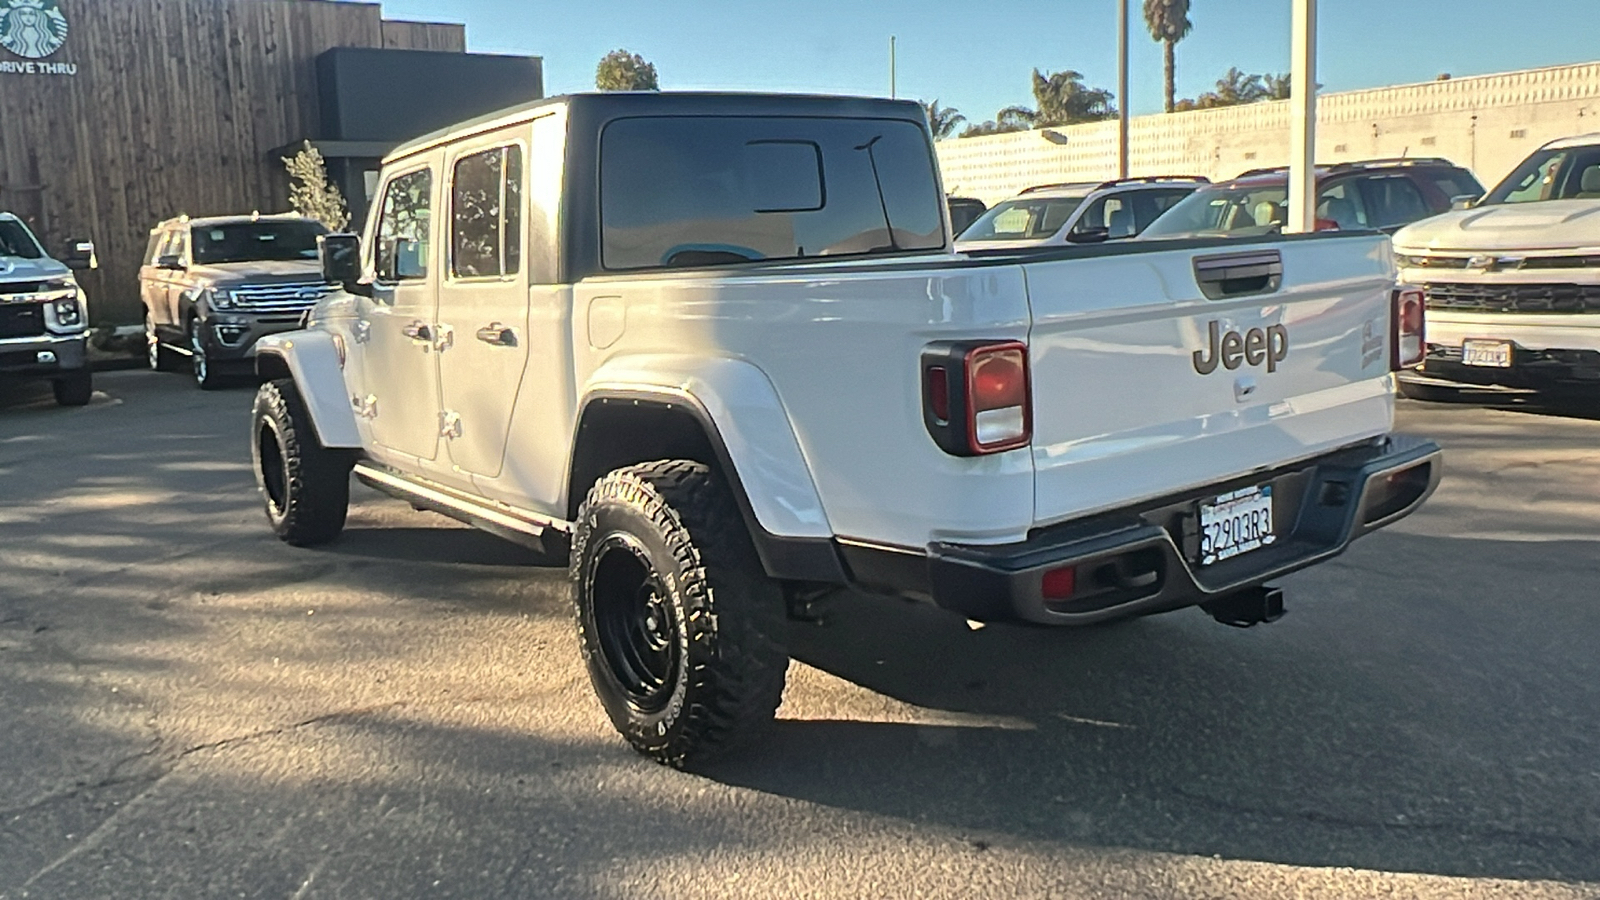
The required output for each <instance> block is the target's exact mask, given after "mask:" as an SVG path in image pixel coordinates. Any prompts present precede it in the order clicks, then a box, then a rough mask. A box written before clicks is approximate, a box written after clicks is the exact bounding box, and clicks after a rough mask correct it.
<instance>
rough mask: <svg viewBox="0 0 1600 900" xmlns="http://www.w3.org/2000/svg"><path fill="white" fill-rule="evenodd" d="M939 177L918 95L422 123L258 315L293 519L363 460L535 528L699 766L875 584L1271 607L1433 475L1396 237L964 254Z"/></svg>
mask: <svg viewBox="0 0 1600 900" xmlns="http://www.w3.org/2000/svg"><path fill="white" fill-rule="evenodd" d="M948 216H949V214H948V210H947V208H946V205H945V203H944V193H943V191H942V189H941V186H940V183H939V171H938V166H937V163H936V160H935V157H934V153H933V146H932V140H931V137H930V135H929V133H928V130H927V124H926V117H925V116H924V114H923V111H922V107H921V106H920V105H918V104H917V103H914V102H899V101H888V100H869V99H845V98H827V97H801V96H772V95H750V94H673V93H662V94H658V93H649V94H643V93H641V94H606V95H579V96H573V97H558V98H553V99H550V100H546V101H542V102H539V103H536V104H533V105H530V106H525V107H520V108H516V109H511V110H506V111H504V112H501V113H497V114H494V115H490V116H487V117H485V118H481V119H477V120H474V121H471V122H468V123H465V124H463V125H460V126H458V127H456V128H453V129H451V130H448V131H444V132H440V133H437V134H433V135H429V136H427V137H423V138H419V139H417V140H414V141H412V142H410V143H408V144H405V145H403V146H401V147H400V148H398V149H396V150H395V151H394V152H393V153H391V154H390V156H389V157H388V159H387V160H386V161H385V162H384V166H383V171H382V173H381V176H380V179H379V186H378V194H377V205H376V207H375V208H374V212H373V214H372V215H371V216H370V217H369V220H368V222H367V228H366V233H365V234H364V235H363V236H361V237H357V236H355V235H329V236H326V237H324V238H323V239H322V247H321V251H322V262H323V266H324V272H325V275H326V277H327V278H328V280H329V281H330V283H336V284H338V285H339V286H340V288H341V289H340V290H339V291H337V292H336V293H333V294H331V295H330V296H328V297H326V298H325V299H323V300H322V301H320V302H319V303H318V304H317V306H316V307H315V308H314V309H313V310H312V313H311V315H310V317H309V321H308V323H307V326H306V328H305V329H304V330H301V331H293V332H288V333H285V334H276V335H269V336H267V337H264V338H262V339H261V340H260V342H259V343H258V345H257V346H258V348H259V349H258V353H257V357H256V366H257V368H258V371H259V372H260V374H261V376H262V377H263V379H264V384H263V385H262V386H261V388H260V391H259V392H258V393H257V395H256V401H255V408H254V413H253V427H252V430H251V438H250V447H251V451H252V453H253V458H254V461H255V469H256V474H257V479H258V484H259V488H260V492H261V496H262V499H263V502H264V506H265V509H266V515H267V519H268V521H269V523H270V524H271V526H272V528H273V529H274V530H275V531H276V532H277V534H278V535H279V536H280V537H281V538H282V539H283V540H285V541H287V542H289V543H291V544H296V545H310V544H318V543H322V542H325V541H329V540H333V539H334V538H335V537H336V536H337V535H338V533H339V531H340V530H341V528H342V527H343V526H344V521H345V513H346V508H347V505H348V502H349V484H350V476H351V474H352V471H353V472H354V475H355V476H356V477H357V478H359V479H360V480H361V481H363V482H364V483H366V484H368V485H371V486H373V487H376V488H378V489H379V490H382V491H385V492H388V493H390V494H393V495H395V496H397V497H400V498H403V499H405V500H406V501H407V502H409V503H411V504H413V505H415V506H417V507H419V508H425V509H431V510H436V511H438V512H441V513H444V514H445V515H448V516H452V517H455V518H457V519H460V520H462V521H465V522H469V523H471V524H474V525H476V526H478V527H481V528H483V529H485V530H488V531H490V532H492V533H494V534H497V535H501V536H503V537H506V538H508V539H511V540H514V541H519V542H522V543H525V544H527V545H528V546H530V547H533V548H534V549H535V550H536V551H537V552H539V553H542V554H543V555H544V556H545V558H546V559H547V560H548V561H549V562H550V563H552V564H555V565H561V566H565V567H566V568H567V571H568V575H569V580H570V584H571V588H572V594H573V599H574V604H575V609H576V616H575V618H576V621H577V630H578V635H579V639H580V646H581V648H582V652H583V656H584V660H585V662H586V664H587V667H588V671H589V676H590V680H591V682H592V683H593V686H594V688H595V690H596V692H597V694H598V695H599V698H600V701H601V705H602V706H603V707H604V709H605V711H606V713H607V714H608V715H609V717H610V719H611V721H612V723H613V724H614V725H615V726H616V728H617V729H618V730H619V731H620V732H621V733H622V734H623V735H624V736H625V737H626V739H627V740H628V741H629V742H630V743H631V744H632V745H633V746H634V747H635V748H636V749H638V750H639V751H641V752H642V753H645V754H647V755H649V756H651V757H653V758H655V759H657V760H659V761H662V762H665V763H668V764H672V765H682V764H685V763H688V762H692V761H694V760H695V759H697V758H699V757H701V756H703V755H704V754H706V753H709V752H712V751H714V750H716V749H717V748H718V747H720V746H722V745H724V744H726V743H727V742H729V741H730V740H732V739H733V738H735V737H737V736H739V735H740V734H741V733H744V732H747V731H749V730H751V729H753V728H755V727H757V726H759V725H761V724H762V723H765V722H768V721H770V720H771V719H772V718H773V714H774V711H775V710H776V709H777V707H778V703H779V699H780V697H781V694H782V691H783V685H784V678H785V672H786V670H787V667H788V661H789V660H788V654H787V652H786V650H785V647H784V621H783V620H784V617H785V615H786V614H788V615H794V616H802V617H803V616H808V615H811V614H813V613H814V612H815V611H816V609H817V608H818V607H819V605H821V604H824V603H825V602H849V599H848V598H849V597H850V596H851V594H850V593H849V589H859V590H866V591H875V592H883V593H887V594H892V595H898V596H903V597H907V598H913V599H917V600H922V601H926V602H929V603H933V604H936V605H938V606H940V607H943V608H945V609H947V610H950V611H951V612H953V613H954V614H956V615H960V616H964V617H966V618H968V619H972V620H979V621H1004V620H1018V621H1025V622H1033V623H1038V624H1043V625H1082V624H1087V623H1092V622H1100V621H1105V620H1107V619H1113V618H1117V617H1123V616H1131V615H1140V614H1145V613H1153V612H1161V611H1166V610H1175V609H1180V608H1183V607H1190V606H1196V605H1199V606H1201V607H1203V608H1204V609H1205V610H1206V611H1207V612H1209V613H1210V614H1211V615H1212V616H1214V617H1216V618H1217V619H1219V620H1221V621H1223V622H1226V623H1229V624H1234V625H1251V624H1256V623H1260V622H1266V621H1271V620H1273V619H1275V618H1277V616H1279V615H1280V614H1281V613H1282V609H1283V603H1282V595H1281V593H1280V592H1279V591H1278V590H1277V589H1275V588H1273V587H1271V586H1270V582H1271V581H1272V580H1273V579H1275V578H1278V577H1280V576H1282V575H1284V574H1287V573H1289V572H1292V571H1295V570H1297V569H1300V568H1303V567H1305V566H1309V565H1312V564H1314V563H1317V562H1319V561H1322V560H1326V559H1329V558H1330V557H1333V556H1335V555H1336V554H1338V553H1340V552H1341V551H1342V550H1343V549H1344V548H1345V547H1346V546H1347V545H1348V544H1349V543H1350V542H1351V541H1352V540H1354V539H1355V538H1357V537H1359V536H1361V535H1364V534H1367V533H1369V532H1371V531H1373V530H1375V529H1377V528H1380V527H1382V526H1384V525H1386V524H1388V523H1390V522H1393V521H1395V520H1396V519H1398V518H1400V517H1402V516H1404V515H1406V514H1408V513H1410V512H1411V511H1412V510H1414V509H1416V508H1417V506H1418V505H1419V504H1421V503H1422V502H1423V500H1424V498H1426V497H1427V496H1428V494H1429V493H1430V492H1431V491H1432V490H1433V487H1434V485H1435V484H1436V483H1437V480H1438V477H1439V450H1438V447H1437V446H1435V445H1434V444H1432V443H1430V442H1428V441H1425V440H1420V439H1417V438H1411V437H1404V436H1400V435H1396V434H1392V433H1391V428H1392V426H1393V412H1394V402H1395V401H1394V391H1393V384H1394V380H1393V375H1392V372H1393V371H1394V369H1395V368H1397V367H1398V366H1400V365H1402V364H1406V363H1408V362H1411V361H1413V360H1414V358H1415V357H1416V356H1417V354H1419V353H1420V351H1421V345H1420V335H1419V334H1418V333H1417V331H1416V329H1417V328H1419V327H1420V325H1421V297H1420V295H1419V294H1417V293H1416V292H1407V291H1401V290H1397V289H1396V283H1395V273H1394V270H1393V265H1392V262H1391V260H1390V253H1389V247H1388V238H1387V237H1386V236H1384V235H1381V234H1377V233H1372V232H1364V233H1348V234H1341V233H1337V232H1335V233H1329V234H1325V235H1304V236H1296V237H1293V238H1280V237H1264V238H1262V239H1258V240H1250V241H1219V240H1199V241H1178V242H1169V243H1162V244H1129V243H1121V244H1113V245H1101V246H1093V245H1091V246H1072V247H1062V248H1059V249H1054V250H1046V251H1038V250H1033V251H1017V252H1016V254H1015V255H1011V256H1007V255H1004V254H999V255H994V256H988V257H984V258H979V259H973V258H968V257H966V256H963V255H960V254H957V253H954V252H952V242H951V237H950V230H951V229H950V222H949V217H948ZM537 668H538V666H537V663H533V662H530V665H529V669H530V670H536V669H537Z"/></svg>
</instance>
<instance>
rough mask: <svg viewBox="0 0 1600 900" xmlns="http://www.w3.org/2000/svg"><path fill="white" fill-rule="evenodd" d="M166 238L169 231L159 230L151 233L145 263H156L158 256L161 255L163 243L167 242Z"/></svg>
mask: <svg viewBox="0 0 1600 900" xmlns="http://www.w3.org/2000/svg"><path fill="white" fill-rule="evenodd" d="M166 240H167V232H165V231H157V232H155V233H153V234H151V235H150V243H148V244H146V245H145V248H144V264H145V265H147V266H153V265H155V264H156V257H158V256H160V255H161V245H162V244H164V243H166Z"/></svg>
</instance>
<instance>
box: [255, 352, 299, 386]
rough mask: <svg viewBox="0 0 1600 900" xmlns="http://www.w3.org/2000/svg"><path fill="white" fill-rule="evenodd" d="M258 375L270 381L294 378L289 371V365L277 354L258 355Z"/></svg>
mask: <svg viewBox="0 0 1600 900" xmlns="http://www.w3.org/2000/svg"><path fill="white" fill-rule="evenodd" d="M256 374H257V375H260V376H261V377H262V378H264V379H266V380H268V381H271V380H273V379H276V378H293V377H294V373H293V372H291V371H289V363H288V362H287V361H286V360H285V359H284V358H283V357H281V356H279V355H278V354H276V353H260V354H257V355H256Z"/></svg>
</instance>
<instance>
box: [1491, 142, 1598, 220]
mask: <svg viewBox="0 0 1600 900" xmlns="http://www.w3.org/2000/svg"><path fill="white" fill-rule="evenodd" d="M1541 200H1600V147H1568V148H1566V149H1564V150H1541V151H1539V152H1538V153H1535V154H1534V155H1532V156H1530V157H1528V158H1527V159H1526V160H1525V161H1523V163H1522V165H1520V166H1518V167H1517V168H1516V171H1514V172H1512V173H1511V174H1510V175H1508V176H1506V180H1505V181H1502V182H1500V184H1499V185H1497V186H1496V187H1495V189H1494V190H1493V191H1491V192H1490V194H1489V196H1488V197H1485V198H1484V200H1483V204H1481V205H1484V206H1487V205H1490V204H1498V203H1537V202H1539V201H1541Z"/></svg>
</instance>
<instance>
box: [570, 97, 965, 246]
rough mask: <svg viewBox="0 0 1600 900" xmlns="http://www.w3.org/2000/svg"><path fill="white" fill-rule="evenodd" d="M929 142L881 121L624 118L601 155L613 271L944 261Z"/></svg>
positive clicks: (919, 133)
mask: <svg viewBox="0 0 1600 900" xmlns="http://www.w3.org/2000/svg"><path fill="white" fill-rule="evenodd" d="M937 185H938V181H937V179H936V177H935V173H934V161H933V155H932V151H931V150H930V149H929V147H928V140H927V136H926V131H925V129H923V128H922V127H920V126H919V125H917V124H915V123H911V122H904V121H897V120H882V119H806V118H755V117H751V118H711V117H689V116H685V117H670V118H668V117H651V118H637V119H621V120H618V121H615V122H612V123H611V124H610V125H608V126H607V127H606V129H605V133H604V134H603V136H602V138H601V144H600V219H601V229H602V243H601V261H602V264H603V265H604V266H605V267H606V268H607V269H613V270H616V269H648V268H658V267H663V266H697V265H721V264H727V263H738V262H752V261H757V260H776V259H800V258H804V257H813V256H851V255H864V254H877V253H890V252H894V251H898V250H935V249H939V248H942V247H943V246H944V243H945V237H944V210H943V208H942V204H943V202H944V198H943V197H942V196H941V195H940V193H939V189H938V186H937Z"/></svg>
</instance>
